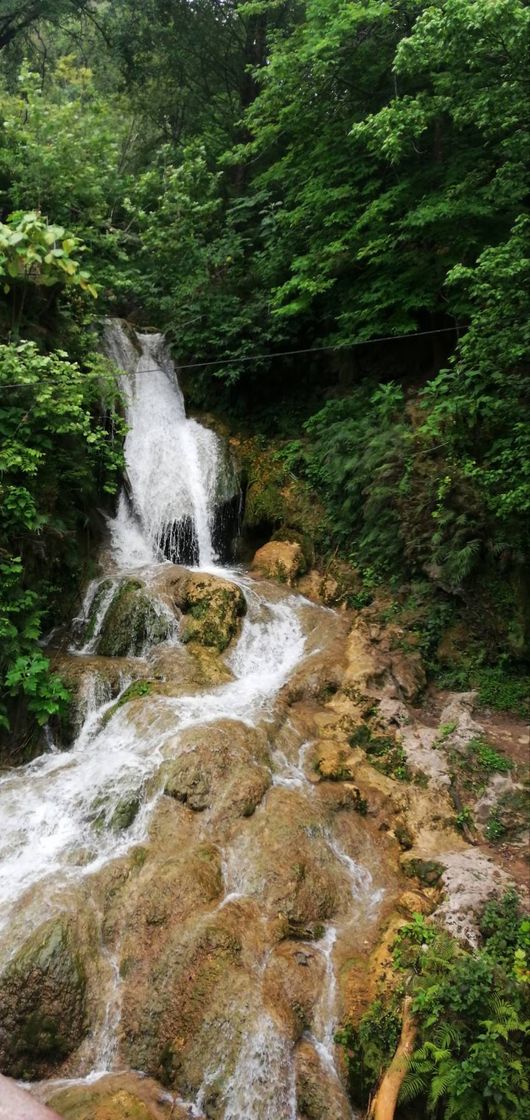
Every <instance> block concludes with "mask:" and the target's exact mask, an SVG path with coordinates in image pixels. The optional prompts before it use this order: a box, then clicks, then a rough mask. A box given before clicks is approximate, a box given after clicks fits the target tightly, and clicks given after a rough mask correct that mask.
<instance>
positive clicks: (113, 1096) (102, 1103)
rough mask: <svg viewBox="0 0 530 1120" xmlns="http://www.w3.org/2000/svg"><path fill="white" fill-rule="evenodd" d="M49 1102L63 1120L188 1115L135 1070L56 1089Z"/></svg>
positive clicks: (167, 1119)
mask: <svg viewBox="0 0 530 1120" xmlns="http://www.w3.org/2000/svg"><path fill="white" fill-rule="evenodd" d="M49 1103H50V1104H51V1105H52V1106H53V1108H54V1109H56V1110H57V1113H58V1114H59V1116H61V1117H62V1118H63V1120H184V1117H185V1116H186V1115H188V1113H187V1110H185V1109H184V1107H182V1108H181V1107H180V1106H179V1105H178V1104H177V1103H173V1100H172V1098H171V1097H170V1095H169V1094H168V1093H166V1092H164V1090H163V1089H161V1088H160V1086H159V1085H157V1084H156V1082H154V1081H151V1079H150V1078H148V1077H139V1076H137V1075H136V1074H134V1073H127V1074H109V1076H108V1077H102V1078H101V1079H100V1080H99V1081H96V1082H94V1083H93V1084H89V1085H87V1084H84V1085H83V1084H81V1085H70V1086H68V1087H67V1088H63V1089H59V1090H57V1089H56V1090H55V1091H54V1092H53V1093H52V1095H51V1097H50V1098H49ZM43 1120H44V1118H43Z"/></svg>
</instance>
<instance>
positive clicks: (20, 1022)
mask: <svg viewBox="0 0 530 1120" xmlns="http://www.w3.org/2000/svg"><path fill="white" fill-rule="evenodd" d="M0 1006H1V1008H2V1016H1V1022H0V1069H1V1070H2V1072H3V1073H6V1074H8V1075H9V1076H10V1077H17V1078H24V1079H29V1080H34V1079H38V1078H42V1077H47V1076H49V1074H50V1072H51V1071H53V1070H54V1069H55V1068H56V1067H57V1066H59V1065H60V1064H61V1063H62V1062H63V1061H64V1059H65V1058H66V1057H67V1056H68V1055H69V1054H71V1053H72V1052H73V1051H74V1050H75V1049H76V1048H77V1047H78V1046H79V1045H80V1043H81V1042H82V1040H83V1037H84V1035H85V1032H86V1026H87V1024H86V975H85V970H84V966H83V962H82V960H81V957H80V954H79V951H78V948H77V946H76V944H75V938H74V935H73V932H72V930H71V929H70V927H69V926H68V925H67V924H65V923H64V922H63V921H60V920H59V921H58V920H52V921H50V922H48V923H46V925H45V926H43V927H41V928H40V929H39V930H37V931H36V933H34V934H33V935H32V936H31V937H30V939H29V940H28V941H27V942H26V944H25V945H23V947H22V948H21V949H20V950H19V951H18V953H17V954H16V955H15V957H14V958H13V959H12V960H11V961H10V963H9V965H8V966H7V968H6V970H5V971H4V973H3V975H2V976H1V977H0Z"/></svg>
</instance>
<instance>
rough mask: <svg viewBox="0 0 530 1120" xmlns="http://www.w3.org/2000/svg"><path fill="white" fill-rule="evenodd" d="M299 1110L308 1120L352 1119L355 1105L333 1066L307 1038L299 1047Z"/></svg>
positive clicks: (297, 1072) (297, 1052)
mask: <svg viewBox="0 0 530 1120" xmlns="http://www.w3.org/2000/svg"><path fill="white" fill-rule="evenodd" d="M295 1066H296V1090H297V1099H298V1108H299V1110H300V1112H301V1114H302V1115H303V1116H304V1117H306V1118H307V1120H350V1117H351V1115H352V1112H351V1106H350V1104H349V1102H348V1096H347V1093H346V1090H345V1088H344V1087H343V1086H342V1085H341V1082H340V1081H339V1079H338V1078H337V1076H336V1074H335V1073H334V1070H333V1068H332V1066H331V1063H328V1062H327V1061H326V1060H325V1059H324V1060H323V1059H322V1057H321V1056H320V1055H319V1054H318V1053H317V1051H316V1049H315V1048H314V1047H313V1046H312V1045H311V1043H310V1042H309V1041H308V1040H306V1039H303V1040H302V1041H301V1042H300V1043H299V1044H298V1046H297V1048H296V1055H295Z"/></svg>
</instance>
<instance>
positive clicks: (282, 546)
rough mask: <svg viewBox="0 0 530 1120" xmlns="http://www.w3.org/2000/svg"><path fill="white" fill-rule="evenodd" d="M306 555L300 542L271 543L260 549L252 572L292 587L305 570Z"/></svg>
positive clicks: (253, 563)
mask: <svg viewBox="0 0 530 1120" xmlns="http://www.w3.org/2000/svg"><path fill="white" fill-rule="evenodd" d="M304 567H305V564H304V554H303V550H302V546H301V545H300V544H299V543H298V541H269V543H268V544H264V545H263V548H258V551H257V552H256V555H255V556H254V559H253V561H252V571H253V572H256V574H258V575H262V576H265V577H266V578H267V579H277V580H279V581H280V583H287V584H289V586H291V585H292V584H293V583H294V582H295V580H296V579H297V577H298V576H299V575H301V573H302V571H303V570H304Z"/></svg>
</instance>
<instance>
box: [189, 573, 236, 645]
mask: <svg viewBox="0 0 530 1120" xmlns="http://www.w3.org/2000/svg"><path fill="white" fill-rule="evenodd" d="M182 609H183V611H184V614H185V616H186V617H185V619H184V623H183V626H182V628H181V638H182V641H183V642H199V643H200V644H201V645H204V646H208V647H209V648H211V649H215V650H217V652H218V653H223V651H224V650H225V649H226V648H227V646H228V645H229V643H230V642H231V640H232V638H233V637H235V635H236V633H237V631H238V629H239V622H240V619H241V618H242V616H243V615H244V614H245V611H246V603H245V597H244V595H243V592H242V591H241V588H240V587H238V586H237V584H234V583H227V582H225V581H222V580H219V579H217V578H216V577H214V576H202V575H193V576H191V577H190V579H189V580H188V581H187V583H186V589H185V595H184V600H183V603H182Z"/></svg>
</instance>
